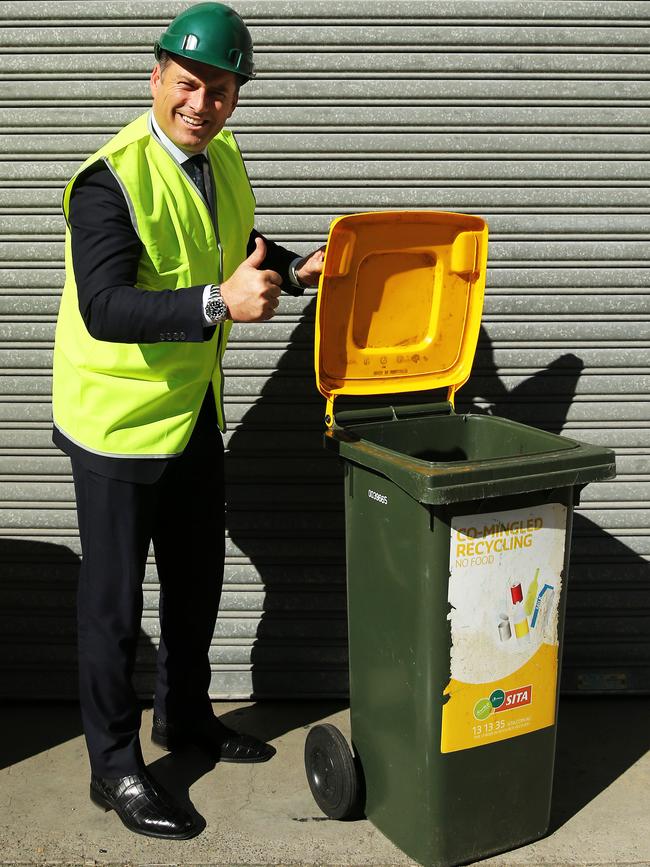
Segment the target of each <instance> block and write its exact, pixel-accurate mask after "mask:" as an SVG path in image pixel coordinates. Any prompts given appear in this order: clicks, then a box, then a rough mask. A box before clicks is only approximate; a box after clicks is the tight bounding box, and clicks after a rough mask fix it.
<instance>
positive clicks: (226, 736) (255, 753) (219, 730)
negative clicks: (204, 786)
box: [151, 716, 275, 762]
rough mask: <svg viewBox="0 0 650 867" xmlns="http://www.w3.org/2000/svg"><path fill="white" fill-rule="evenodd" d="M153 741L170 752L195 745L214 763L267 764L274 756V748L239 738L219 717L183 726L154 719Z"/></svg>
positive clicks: (244, 736)
mask: <svg viewBox="0 0 650 867" xmlns="http://www.w3.org/2000/svg"><path fill="white" fill-rule="evenodd" d="M151 740H152V741H153V742H154V743H155V744H158V746H160V747H162V748H163V749H164V750H170V751H171V750H176V749H179V748H180V747H183V746H186V745H187V744H193V745H194V746H197V747H201V748H202V749H204V750H206V751H207V752H208V753H209V754H210V755H211V756H212V758H213V759H215V761H222V762H268V760H269V759H271V758H273V756H274V755H275V748H274V747H272V746H271V745H270V744H265V743H264V741H260V740H258V739H257V738H254V737H253V736H252V735H240V734H239V732H236V731H234V730H233V729H231V728H228V726H225V725H224V724H223V723H222V722H220V720H218V719H217V717H216V716H213V717H212V718H208V719H206V720H200V721H197V722H194V723H191V724H187V725H183V726H179V725H174V724H172V723H167V722H164V721H163V720H161V719H160V718H159V717H157V716H154V718H153V727H152V729H151Z"/></svg>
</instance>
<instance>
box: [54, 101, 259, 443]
mask: <svg viewBox="0 0 650 867" xmlns="http://www.w3.org/2000/svg"><path fill="white" fill-rule="evenodd" d="M147 119H148V114H145V115H142V116H141V117H139V118H138V119H137V120H135V121H133V123H130V124H129V125H128V126H126V127H124V129H122V130H121V131H120V132H119V133H118V134H117V135H116V136H115V138H113V139H111V141H109V142H108V143H107V144H106V145H105V146H104V147H102V148H101V149H100V150H98V151H97V153H96V154H94V155H93V156H91V157H90V158H89V159H88V160H86V162H85V163H84V164H83V165H82V166H81V168H80V169H79V170H78V171H77V173H76V174H75V176H74V177H73V178H72V179H71V181H70V182H69V183H68V185H67V187H66V189H65V192H64V195H63V211H64V214H65V218H66V222H67V221H68V219H69V204H70V195H71V193H72V189H73V186H74V183H75V180H76V179H77V177H78V176H79V174H80V172H82V171H83V170H84V169H85V168H87V167H88V166H89V165H91V164H92V163H94V162H95V161H97V160H100V159H103V160H104V161H105V162H106V164H107V165H108V167H109V169H110V170H111V171H112V172H113V175H114V176H115V177H116V179H117V180H118V182H119V184H120V186H121V188H122V190H123V192H124V195H125V198H126V201H127V204H128V206H129V210H130V213H131V219H132V221H133V225H134V227H135V229H136V231H137V233H138V236H139V238H140V240H141V241H142V244H143V249H142V254H141V256H140V262H139V266H138V274H137V282H136V286H137V287H138V288H140V289H147V290H150V291H152V292H156V291H160V290H161V289H179V288H181V287H183V286H196V285H200V284H202V283H205V284H207V283H220V282H221V281H223V280H226V279H228V277H230V275H231V274H232V273H233V271H235V269H236V268H237V267H238V266H239V265H240V264H241V262H243V260H244V259H245V258H246V245H247V242H248V238H249V235H250V232H251V230H252V228H253V214H254V208H255V200H254V197H253V193H252V190H251V187H250V183H249V180H248V176H247V174H246V169H245V167H244V164H243V162H242V158H241V154H240V153H239V148H238V147H237V143H236V141H235V139H234V137H233V136H232V133H230V132H229V131H227V130H222V131H221V132H220V133H219V135H218V136H216V137H215V138H214V139H213V140H212V142H211V143H210V144H209V146H208V151H207V152H208V156H209V160H210V166H211V168H212V174H213V177H214V181H215V188H216V191H217V196H216V198H217V224H218V230H217V231H215V226H214V223H213V222H212V219H211V216H210V213H209V211H208V208H207V207H206V205H205V203H204V202H203V200H202V198H201V196H200V195H199V194H198V192H197V191H196V189H195V188H194V186H193V184H192V183H191V182H190V180H189V179H188V178H187V177H186V176H185V172H184V171H183V170H182V169H181V168H180V167H179V166H178V164H177V163H176V162H175V161H174V160H173V159H172V157H171V156H170V155H169V154H168V153H167V151H166V150H165V149H164V148H163V147H162V145H161V144H160V143H159V142H158V141H157V139H156V138H155V137H153V136H152V135H151V133H150V131H149V127H148V122H147ZM65 266H66V281H65V286H64V288H63V295H62V298H61V307H60V310H59V318H58V322H57V328H56V338H55V345H54V378H53V400H52V404H53V406H52V409H53V416H54V423H55V425H56V426H57V427H58V428H59V430H60V431H61V432H62V433H64V434H65V435H66V436H67V437H68V439H70V440H72V441H73V442H76V443H78V444H79V445H81V446H82V447H83V448H85V449H87V450H89V451H93V452H96V453H98V454H103V455H108V456H118V457H164V456H171V455H177V454H179V453H180V452H182V451H183V449H184V448H185V446H186V445H187V442H188V440H189V438H190V435H191V433H192V430H193V428H194V424H195V422H196V419H197V417H198V413H199V410H200V408H201V402H202V400H203V396H204V394H205V391H206V388H207V386H208V383H209V382H210V380H212V383H213V386H214V393H215V396H216V400H217V414H218V418H219V424H220V426H221V428H222V429H223V428H224V420H223V400H222V391H223V388H222V379H223V375H222V372H221V359H222V356H223V353H224V351H225V347H226V339H227V337H228V332H229V330H230V325H231V323H230V322H228V323H224V324H223V325H221V326H219V327H218V328H217V329H216V332H215V334H214V336H213V337H212V339H211V340H209V341H205V342H203V343H190V342H181V341H179V342H161V343H147V344H129V343H113V342H108V341H102V340H95V339H94V338H93V337H91V336H90V334H89V333H88V331H87V329H86V326H85V324H84V321H83V319H82V317H81V314H80V312H79V304H78V298H77V287H76V284H75V279H74V270H73V267H72V253H71V241H70V231H69V228H68V230H67V231H66V244H65Z"/></svg>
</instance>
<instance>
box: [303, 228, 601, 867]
mask: <svg viewBox="0 0 650 867" xmlns="http://www.w3.org/2000/svg"><path fill="white" fill-rule="evenodd" d="M486 259H487V227H486V225H485V223H484V222H483V221H482V220H481V219H479V218H477V217H472V216H467V215H461V214H450V213H439V212H417V211H411V212H409V211H400V212H377V213H367V214H357V215H351V216H348V217H343V218H341V219H340V220H337V221H335V223H333V225H332V228H331V231H330V237H329V240H328V246H327V253H326V259H325V267H324V273H323V278H322V281H321V287H320V292H319V305H318V312H317V328H316V373H317V383H318V387H319V389H320V391H321V393H322V394H323V395H324V396H325V397H326V399H327V410H326V413H327V414H326V423H327V431H326V434H325V445H326V447H327V448H329V449H332V450H334V451H335V452H336V453H338V454H339V455H340V457H341V458H342V460H343V464H344V486H345V491H344V498H345V514H346V558H347V592H348V634H349V668H350V718H351V732H352V749H350V747H349V745H348V743H347V741H346V739H345V737H344V736H343V735H342V733H341V732H340V731H338V729H336V728H335V727H334V726H331V725H319V726H315V727H313V728H312V729H311V730H310V732H309V735H308V737H307V740H306V744H305V767H306V772H307V777H308V781H309V785H310V787H311V790H312V792H313V794H314V797H315V799H316V801H317V803H318V804H319V806H320V807H321V808H322V809H323V811H324V812H325V813H326V814H327V815H329V816H331V817H332V818H338V819H346V818H352V817H354V816H359V815H363V814H364V813H365V815H366V816H367V817H368V819H370V820H371V821H372V822H373V824H374V825H376V827H377V828H378V829H379V830H380V831H382V832H383V833H384V834H385V835H386V836H387V837H388V838H389V839H391V840H392V841H393V842H394V843H395V844H396V845H397V846H399V847H400V848H401V849H402V850H403V851H404V852H405V853H406V854H407V855H409V856H410V857H412V858H413V859H415V860H417V861H419V862H420V863H421V864H423V865H453V864H462V863H467V862H471V861H474V860H476V859H479V858H484V857H487V856H488V855H491V854H496V853H498V852H502V851H505V850H508V849H512V848H515V847H517V846H520V845H523V844H524V843H528V842H531V841H533V840H535V839H537V838H539V837H541V836H543V835H544V834H545V833H546V831H547V829H548V823H549V814H550V805H551V788H552V781H553V763H554V754H555V734H556V721H557V706H558V680H559V673H560V661H561V656H562V640H563V626H564V614H565V606H566V586H567V581H568V565H569V548H570V539H571V524H572V514H573V508H574V506H575V505H576V504H577V502H578V498H579V494H580V491H581V489H582V488H583V487H584V485H586V484H587V483H588V482H591V481H595V480H602V479H609V478H612V477H613V476H614V474H615V461H614V454H613V452H612V451H610V450H608V449H603V448H596V447H592V446H589V445H584V444H581V443H578V442H575V441H574V440H571V439H568V438H566V437H562V436H557V435H554V434H551V433H547V432H545V431H541V430H538V429H536V428H532V427H529V426H526V425H522V424H518V423H515V422H512V421H508V420H506V419H501V418H497V417H493V416H489V415H473V414H457V413H456V412H455V410H454V393H455V391H456V389H457V388H459V387H460V385H462V384H463V382H465V381H466V380H467V378H468V377H469V374H470V370H471V365H472V361H473V357H474V351H475V347H476V342H477V337H478V331H479V325H480V319H481V312H482V304H483V292H484V285H485V269H486ZM443 386H444V387H446V388H447V400H444V401H441V402H438V403H433V404H422V403H420V404H418V403H414V404H412V405H407V406H383V407H382V406H380V405H379V406H374V405H373V406H372V407H370V408H363V409H355V410H349V411H347V412H339V413H338V414H337V415H336V416H335V414H334V400H335V398H336V397H337V396H338V395H341V394H347V395H357V396H361V395H376V396H379V397H380V396H381V395H386V394H391V393H392V394H394V393H396V392H410V391H418V390H425V389H433V388H437V387H443ZM377 402H378V403H379V401H377Z"/></svg>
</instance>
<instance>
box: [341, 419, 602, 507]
mask: <svg viewBox="0 0 650 867" xmlns="http://www.w3.org/2000/svg"><path fill="white" fill-rule="evenodd" d="M425 407H426V405H416V406H411V407H401V408H400V410H401V412H402V413H404V412H405V411H406V416H405V417H406V418H408V417H411V418H414V417H417V416H415V415H410V416H409V415H408V413H409V411H413V410H415V411H417V412H418V414H422V415H424V413H423V410H424V409H425ZM431 408H432V413H431V415H432V416H435V415H438V416H445V415H446V416H453V417H455V418H472V419H476V420H479V422H480V423H483V422H485V423H487V424H501V425H507V426H509V427H515V428H518V429H519V430H521V431H522V432H525V431H527V430H528V431H534V432H535V434H536V435H539V434H543V435H544V438H548V439H549V440H550V441H552V440H553V439H557V440H558V442H560V441H561V442H562V443H563V445H562V447H560V448H552V447H550V448H549V449H547V450H544V451H542V452H533V453H531V454H528V455H508V456H505V457H492V458H479V459H473V460H459V461H427V460H425V459H422V458H417V457H411V456H410V455H406V454H403V453H400V452H396V451H395V450H393V449H390V448H389V447H387V446H382V445H380V444H377V443H374V442H372V441H371V440H368V439H364V438H363V437H362V436H360V435H355V434H354V432H353V431H352V430H350V429H349V428H347V427H346V426H345V422H354V421H355V418H354V416H355V415H357V414H359V415H357V417H358V421H359V422H368V423H372V421H373V420H374V421H377V422H380V421H382V420H383V421H391V418H390V416H389V415H388V414H387V412H386V410H393V418H392V420H393V421H395V422H396V423H399V421H400V420H404V417H402V418H401V419H400V417H399V416H398V415H397V414H396V413H395V411H394V408H393V407H388V408H386V407H383V408H381V410H383V412H380V414H379V415H376V416H375V417H374V419H373V416H372V415H371V413H372V412H373V411H372V410H360V411H356V412H355V411H354V410H352V411H348V412H347V413H345V414H343V415H344V418H341V419H340V420H339V419H337V420H336V422H335V424H334V426H333V427H332V428H330V429H328V430H326V432H325V435H324V440H325V447H326V448H328V449H330V450H332V451H335V452H336V453H337V454H338V455H339V456H340V457H341V458H342V459H343V460H344V461H345V462H348V463H352V464H357V465H358V466H361V467H365V468H366V469H369V470H371V471H373V472H375V473H379V474H380V475H382V476H384V477H385V478H387V479H389V480H390V481H392V482H393V483H394V484H396V485H397V486H398V487H400V488H402V489H403V490H404V491H405V492H406V493H408V494H409V495H410V496H412V497H413V498H414V499H417V500H418V501H419V502H421V503H424V504H429V505H440V504H445V503H454V502H460V501H464V500H481V499H485V498H488V497H501V496H504V495H510V494H521V493H528V492H532V491H539V490H545V489H554V488H560V487H573V488H576V489H580V488H582V487H583V486H584V485H586V484H588V483H589V482H592V481H604V480H606V479H612V478H614V476H615V474H616V463H615V453H614V451H613V450H612V449H608V448H605V447H602V446H593V445H590V444H588V443H582V442H580V441H579V440H575V439H573V438H570V437H565V436H561V435H559V434H554V433H551V432H549V431H540V430H539V429H538V428H533V427H531V426H530V425H525V424H522V423H521V422H516V421H512V420H510V419H503V418H500V417H499V416H489V415H483V414H481V413H459V414H457V413H455V412H454V410H453V408H452V407H451V405H450V404H449V403H448V402H446V403H442V404H431ZM445 409H446V410H447V411H446V412H445ZM341 422H343V424H341Z"/></svg>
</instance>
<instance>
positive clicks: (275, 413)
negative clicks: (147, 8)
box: [224, 298, 650, 698]
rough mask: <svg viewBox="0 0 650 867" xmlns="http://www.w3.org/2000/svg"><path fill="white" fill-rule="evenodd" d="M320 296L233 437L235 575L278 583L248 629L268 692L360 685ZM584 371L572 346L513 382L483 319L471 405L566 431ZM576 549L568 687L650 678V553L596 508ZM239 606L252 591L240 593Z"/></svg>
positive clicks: (259, 682) (467, 396)
mask: <svg viewBox="0 0 650 867" xmlns="http://www.w3.org/2000/svg"><path fill="white" fill-rule="evenodd" d="M315 307H316V299H315V298H312V299H311V300H310V301H309V302H308V304H307V306H306V307H305V309H304V312H303V314H302V316H301V319H300V322H299V324H298V325H297V326H296V327H295V328H294V330H293V331H292V332H291V334H290V336H289V346H288V348H287V350H286V351H285V352H284V353H283V354H282V355H281V357H280V359H279V362H278V364H277V367H276V369H275V371H274V372H273V373H272V375H271V376H270V378H269V379H268V380H267V381H266V383H265V384H264V387H263V388H262V391H261V393H260V395H259V398H258V399H257V401H256V402H255V404H254V406H253V407H252V408H251V409H249V410H248V411H247V412H246V413H245V414H244V415H243V417H242V418H241V420H240V424H239V425H238V427H237V429H236V430H235V431H234V432H233V433H232V434H231V437H230V441H229V443H228V448H229V451H228V454H227V478H228V479H229V480H230V481H229V509H228V517H227V524H228V529H229V536H230V540H229V544H230V549H229V550H230V555H231V556H235V557H237V558H241V565H239V566H235V567H231V570H230V574H231V575H234V576H235V577H234V580H235V581H238V582H241V583H242V584H243V583H246V582H250V581H257V582H258V584H257V585H256V589H258V590H259V589H264V590H265V596H264V605H263V612H262V616H261V619H260V620H259V623H257V622H256V618H255V616H252V617H250V619H249V620H248V621H247V622H246V623H245V624H243V625H242V634H241V637H242V638H245V639H247V640H248V641H251V640H254V644H253V649H252V656H251V662H252V690H253V695H254V696H255V697H258V698H262V697H266V696H269V695H274V696H283V697H291V696H310V697H319V698H328V697H344V696H345V695H346V691H347V654H346V610H345V604H346V598H345V569H344V561H345V543H344V519H343V490H342V484H341V469H340V466H339V464H338V460H337V459H336V458H334V457H333V456H332V455H331V454H329V453H328V452H325V450H324V449H323V447H322V434H323V430H324V422H323V416H324V400H323V399H322V398H321V397H320V395H319V394H318V393H317V391H316V387H315V383H314V376H313V361H312V358H313V332H314V325H313V321H314V315H315ZM582 370H583V362H582V360H581V359H580V358H579V357H577V356H576V355H572V354H566V355H562V356H560V357H559V358H557V359H556V360H555V361H553V362H552V363H551V364H550V365H549V366H548V367H547V368H545V369H543V370H540V371H538V372H537V373H535V374H534V375H532V376H530V377H529V378H527V379H525V380H523V381H522V382H520V383H518V384H516V385H515V386H514V387H512V388H508V387H507V386H506V385H505V384H504V383H503V381H502V380H501V378H500V376H499V374H498V370H497V367H496V364H495V361H494V354H493V349H492V344H491V341H490V338H489V335H488V334H487V332H486V331H485V330H484V329H482V330H481V335H480V338H479V348H478V352H477V356H476V360H475V364H474V372H473V374H472V376H471V378H470V380H469V382H468V383H467V384H466V385H465V386H464V387H463V389H462V390H461V392H460V393H459V396H458V410H459V411H466V410H470V411H472V412H479V413H488V412H489V413H491V414H494V415H499V416H502V417H504V418H509V419H513V420H515V421H521V422H524V423H527V424H532V425H534V426H536V427H539V428H542V429H544V430H547V431H551V432H554V433H559V432H560V431H561V430H562V428H563V426H564V424H565V422H566V419H567V416H568V413H569V409H570V407H571V404H572V402H573V400H574V397H575V394H576V389H577V385H578V381H579V379H580V375H581V373H582ZM433 399H440V394H439V393H438V394H436V393H421V394H415V395H414V394H411V395H404V396H402V397H401V398H399V402H402V403H403V402H407V403H420V402H425V401H428V400H433ZM379 400H380V402H381V403H384V404H386V403H390V398H385V397H382V398H380V399H379ZM340 403H341V404H343V401H340ZM245 561H249V562H250V565H248V564H246V563H245ZM572 562H573V567H572V575H571V581H570V585H569V586H570V589H569V597H568V612H567V630H566V645H565V664H564V675H563V689H565V690H567V689H568V690H570V691H585V692H592V693H593V692H594V691H596V692H597V691H604V690H606V691H609V690H612V689H619V690H624V689H634V688H640V687H639V685H638V683H637V681H636V680H635V678H641V679H642V678H644V677H646V678H647V671H646V670H645V669H644V670H643V671H641V672H640V673H639V669H638V658H639V657H640V655H641V648H640V644H641V643H642V642H643V641H644V640H645V639H644V638H643V632H642V630H643V622H642V621H641V620H640V619H635V616H634V614H635V611H634V608H635V606H636V605H644V606H645V607H648V605H649V603H650V600H648V595H649V592H650V591H649V590H648V585H649V583H650V582H648V577H650V566H649V564H648V563H647V562H646V561H645V560H644V559H643V558H642V557H640V556H639V555H638V554H637V553H635V551H634V550H632V548H630V547H628V546H626V545H625V544H623V543H622V542H620V541H618V540H616V539H614V538H613V537H612V536H610V535H609V534H608V533H606V532H604V531H603V530H602V529H601V528H600V527H598V526H597V525H596V524H595V523H594V522H592V521H590V520H589V519H588V518H586V517H584V516H582V515H576V516H575V520H574V534H573V549H572ZM233 570H234V571H233ZM231 580H233V579H232V578H231ZM249 587H250V585H249ZM243 595H246V594H243ZM249 595H256V594H249ZM258 598H259V597H258ZM628 603H629V604H628ZM237 605H238V607H239V608H242V607H245V606H246V602H245V600H244V599H243V598H242V597H240V601H239V602H238V603H237ZM626 607H627V609H628V610H627V612H626V611H625V610H623V609H625V608H626ZM252 613H253V612H252V611H251V614H252ZM603 639H605V640H603ZM635 660H637V662H636V663H635ZM224 661H225V660H224ZM628 663H629V664H628ZM635 665H636V667H635ZM646 688H647V683H646Z"/></svg>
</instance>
